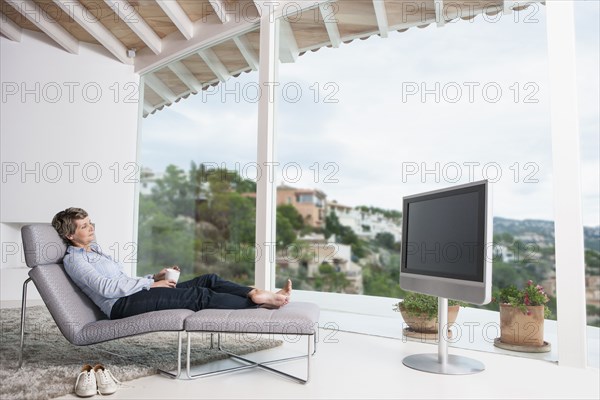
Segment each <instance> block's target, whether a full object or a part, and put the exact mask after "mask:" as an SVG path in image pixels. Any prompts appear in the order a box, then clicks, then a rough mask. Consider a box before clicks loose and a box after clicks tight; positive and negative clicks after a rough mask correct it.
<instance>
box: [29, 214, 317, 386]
mask: <svg viewBox="0 0 600 400" xmlns="http://www.w3.org/2000/svg"><path fill="white" fill-rule="evenodd" d="M21 236H22V239H23V249H24V252H25V262H26V264H27V266H28V267H30V268H31V270H30V271H29V278H28V279H26V280H25V282H24V283H23V296H22V304H21V340H20V352H19V368H20V367H21V365H22V363H23V352H24V344H25V319H26V311H27V307H26V306H27V304H26V303H27V285H28V284H29V282H30V281H33V283H34V284H35V286H36V288H37V289H38V292H39V293H40V296H41V298H42V300H43V301H44V303H45V304H46V306H47V308H48V311H49V312H50V314H51V315H52V318H54V321H55V322H56V325H57V326H58V328H59V329H60V332H61V333H62V334H63V336H64V337H65V338H66V339H67V340H68V341H69V342H70V343H72V344H74V345H76V346H87V345H91V344H96V343H101V342H106V341H109V340H114V339H120V338H124V337H128V336H134V335H141V334H145V333H151V332H163V331H174V332H178V340H177V342H178V344H177V372H176V373H171V372H169V371H164V370H160V369H159V372H160V373H162V374H164V375H166V376H169V377H171V378H174V379H177V378H179V377H180V375H181V369H182V363H181V355H182V336H183V333H187V358H186V372H187V376H188V378H190V379H192V378H196V377H200V376H206V375H207V374H193V373H192V372H191V365H190V351H191V334H192V332H204V333H209V334H211V338H212V337H213V336H214V335H215V334H216V335H217V339H218V349H219V350H221V351H224V352H225V353H227V355H229V356H230V357H231V358H232V359H234V360H237V361H239V362H240V363H241V364H242V365H240V366H239V367H237V368H230V369H227V370H224V371H217V372H212V373H211V374H210V375H212V374H215V373H222V372H229V371H237V370H240V369H247V368H255V367H258V368H261V369H265V370H269V371H271V372H275V373H278V374H280V375H283V376H285V377H288V378H291V379H293V380H295V381H297V382H300V383H306V382H308V379H309V376H310V357H311V356H312V355H314V351H313V352H312V353H311V344H312V343H311V342H314V345H315V346H314V349H315V350H316V333H317V327H318V318H319V308H318V306H317V305H315V304H312V303H300V302H298V303H290V304H288V305H286V306H285V307H282V308H281V309H279V310H266V309H252V310H201V311H198V312H194V311H192V310H185V309H181V310H163V311H153V312H148V313H145V314H141V315H136V316H132V317H127V318H122V319H116V320H110V319H108V318H107V317H106V315H104V313H103V312H102V311H101V310H100V309H99V308H98V307H97V306H96V305H95V304H94V303H93V302H92V301H91V300H90V299H89V298H88V297H87V296H86V295H85V294H84V293H83V292H82V291H81V289H79V287H77V285H75V284H74V283H73V281H72V280H71V279H70V278H69V276H68V275H67V273H66V272H65V270H64V268H63V265H62V260H63V256H64V254H65V252H66V246H65V244H64V243H63V241H62V240H61V239H60V237H59V236H58V233H57V232H56V231H55V230H54V228H53V227H52V225H51V224H32V225H26V226H23V228H22V229H21ZM222 333H253V334H269V335H289V334H297V335H302V336H305V337H306V338H307V342H308V351H307V353H306V354H303V355H301V356H298V357H292V358H286V359H279V360H272V361H268V362H263V363H258V362H253V361H250V360H248V359H247V358H244V357H241V356H239V355H236V354H232V353H229V352H227V351H226V350H225V349H224V348H222V346H221V341H220V338H221V334H222ZM311 339H312V340H311ZM299 358H305V359H306V364H307V372H306V378H301V377H296V376H292V375H289V374H286V373H284V372H281V371H278V370H276V369H274V368H271V367H269V366H268V365H269V364H273V363H276V362H283V361H290V360H293V359H299Z"/></svg>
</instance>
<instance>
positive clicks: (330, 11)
mask: <svg viewBox="0 0 600 400" xmlns="http://www.w3.org/2000/svg"><path fill="white" fill-rule="evenodd" d="M319 11H320V12H321V17H323V23H324V24H325V29H327V34H328V35H329V40H330V41H331V45H332V46H333V47H336V48H337V47H340V45H341V44H342V37H341V36H340V30H339V28H338V21H337V18H336V16H335V8H333V7H332V6H331V5H330V3H321V4H319Z"/></svg>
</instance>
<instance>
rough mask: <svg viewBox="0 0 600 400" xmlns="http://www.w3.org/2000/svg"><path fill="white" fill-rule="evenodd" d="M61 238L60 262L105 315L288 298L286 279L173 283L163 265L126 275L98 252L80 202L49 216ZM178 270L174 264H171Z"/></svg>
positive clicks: (269, 304)
mask: <svg viewBox="0 0 600 400" xmlns="http://www.w3.org/2000/svg"><path fill="white" fill-rule="evenodd" d="M52 226H53V227H54V229H56V231H57V232H58V234H59V236H60V237H61V238H62V239H63V240H64V241H65V243H66V244H67V246H68V247H67V254H65V257H64V260H63V264H64V266H65V270H66V271H67V274H69V276H70V277H71V279H72V280H73V281H74V282H75V284H76V285H77V286H78V287H79V288H80V289H81V290H82V291H83V292H84V293H85V294H86V295H87V296H88V297H89V298H90V299H92V301H93V302H94V303H95V304H96V305H97V306H98V307H100V309H101V310H102V311H103V312H104V313H105V314H106V315H107V316H108V317H109V318H110V319H117V318H124V317H129V316H132V315H137V314H141V313H145V312H149V311H157V310H169V309H179V308H186V309H190V310H194V311H198V310H203V309H206V308H220V309H243V308H256V307H265V308H279V307H281V306H283V305H285V304H287V303H288V301H289V297H290V295H291V292H292V282H291V281H290V280H288V281H287V283H286V285H285V287H284V288H283V289H282V290H280V291H278V292H276V293H273V292H269V291H266V290H261V289H256V288H251V287H248V286H242V285H238V284H237V283H234V282H230V281H226V280H224V279H222V278H220V277H219V276H217V275H215V274H208V275H202V276H199V277H196V278H194V279H192V280H189V281H187V282H182V283H178V284H176V283H175V281H173V280H167V279H165V275H166V272H167V268H163V269H162V270H161V271H160V272H158V273H157V274H154V275H147V276H145V277H143V278H131V277H129V276H127V275H126V274H125V273H123V266H122V265H121V264H119V263H117V262H115V261H114V260H113V259H112V258H111V257H110V256H108V255H107V254H105V253H103V252H102V251H101V249H100V247H99V246H98V245H97V244H96V242H95V227H94V224H93V223H92V222H91V221H90V218H89V216H88V213H87V212H86V211H85V210H83V209H81V208H75V207H71V208H67V209H66V210H64V211H60V212H59V213H57V214H56V215H55V216H54V218H53V219H52ZM171 268H174V269H176V270H179V267H178V266H172V267H171Z"/></svg>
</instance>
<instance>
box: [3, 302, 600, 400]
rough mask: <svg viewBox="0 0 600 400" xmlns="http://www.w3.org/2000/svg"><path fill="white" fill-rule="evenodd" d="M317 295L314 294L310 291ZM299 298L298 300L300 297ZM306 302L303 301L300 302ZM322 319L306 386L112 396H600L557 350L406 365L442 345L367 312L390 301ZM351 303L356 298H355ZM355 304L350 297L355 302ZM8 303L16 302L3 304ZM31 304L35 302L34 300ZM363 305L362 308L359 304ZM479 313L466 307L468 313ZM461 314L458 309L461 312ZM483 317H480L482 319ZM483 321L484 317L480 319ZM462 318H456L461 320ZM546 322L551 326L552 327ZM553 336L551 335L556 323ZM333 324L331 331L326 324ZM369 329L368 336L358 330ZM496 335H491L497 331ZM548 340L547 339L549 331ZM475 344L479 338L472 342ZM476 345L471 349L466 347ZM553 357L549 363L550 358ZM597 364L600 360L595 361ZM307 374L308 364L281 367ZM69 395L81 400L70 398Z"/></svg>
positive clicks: (167, 383)
mask: <svg viewBox="0 0 600 400" xmlns="http://www.w3.org/2000/svg"><path fill="white" fill-rule="evenodd" d="M312 296H313V297H314V296H315V295H314V293H313V294H312ZM296 300H300V299H296ZM302 300H304V299H302ZM315 300H316V301H317V302H318V303H319V304H320V305H321V308H322V313H321V321H320V326H321V327H322V328H321V329H320V330H319V337H318V344H317V353H316V355H315V356H314V357H313V358H312V365H311V379H310V382H309V383H307V384H305V385H302V384H299V383H296V382H293V381H291V380H288V379H285V378H283V377H280V376H278V375H275V374H272V373H270V372H267V371H262V370H259V369H251V370H245V371H239V372H234V373H230V374H225V375H217V376H212V377H207V378H201V379H197V380H188V379H187V378H183V379H181V380H172V379H169V378H167V377H164V376H161V375H155V376H150V377H146V378H141V379H138V380H135V381H130V382H125V383H124V384H123V385H122V386H121V387H120V388H119V390H118V392H117V393H115V394H114V395H111V396H110V398H111V399H140V398H144V399H193V398H211V399H212V398H214V399H237V398H243V399H249V398H250V399H283V398H285V399H309V398H310V399H322V398H328V399H329V398H343V399H366V398H369V399H373V398H377V399H383V398H419V399H429V398H431V399H440V398H446V399H448V398H457V399H463V398H491V399H497V398H534V399H539V398H544V399H587V398H590V399H600V372H599V370H598V368H594V367H591V368H587V369H575V368H569V367H563V366H558V365H557V363H556V362H553V361H551V360H552V358H553V357H554V356H553V355H552V353H548V354H547V355H542V356H540V357H541V359H531V358H526V357H523V355H525V354H516V353H513V354H510V352H509V353H507V352H504V351H503V352H499V351H497V349H496V348H494V347H493V345H492V344H490V343H488V342H486V341H481V340H479V341H474V342H472V341H459V342H457V343H454V344H452V347H450V348H449V354H451V355H461V356H466V357H469V358H472V359H476V360H478V361H481V362H482V363H483V364H484V365H485V371H483V372H481V373H477V374H472V375H438V374H431V373H426V372H421V371H417V370H413V369H411V368H408V367H406V366H404V365H403V364H402V360H403V358H404V357H406V356H409V355H413V354H420V353H432V354H434V353H437V345H435V344H431V343H422V342H418V341H406V340H402V339H401V334H400V332H401V327H402V323H401V320H400V319H399V318H400V317H399V315H398V314H397V313H392V314H386V313H385V312H384V313H380V315H373V312H371V313H369V314H367V311H369V310H365V309H364V307H367V308H368V309H370V310H371V311H372V310H373V308H372V307H376V309H378V310H380V309H387V308H391V305H389V304H388V303H389V301H390V300H389V299H370V301H366V300H369V299H365V298H364V297H363V298H362V299H357V300H356V301H357V303H356V304H355V305H352V304H349V303H348V300H347V299H346V305H350V306H351V308H352V310H353V311H354V312H352V313H350V312H340V311H333V310H331V309H330V308H329V304H327V303H326V302H325V300H323V302H320V301H319V300H320V299H318V297H316V298H315ZM351 301H353V300H351ZM351 301H350V302H351ZM2 303H3V304H2V306H3V307H7V306H15V304H7V303H5V302H2ZM30 305H32V304H30ZM361 307H363V308H361ZM475 311H479V310H473V309H467V312H466V313H464V316H463V317H465V316H467V315H468V313H469V312H475ZM462 312H463V311H461V313H462ZM477 318H478V319H479V318H481V316H477ZM479 320H480V319H479ZM457 322H459V321H458V320H457ZM547 326H548V324H547ZM549 327H550V329H548V331H549V332H548V334H549V335H550V337H552V335H553V333H552V328H553V325H552V324H549ZM323 328H329V329H323ZM594 329H595V330H592V332H594V335H595V336H594V337H588V340H589V339H591V346H590V349H591V350H593V351H592V352H591V357H593V358H596V359H597V358H598V354H599V352H598V338H597V331H598V330H597V329H596V328H594ZM358 332H370V334H365V333H358ZM492 335H493V334H492ZM545 337H546V338H548V336H545ZM283 339H284V345H283V346H282V347H280V348H277V349H272V350H268V351H265V352H261V353H259V354H256V355H255V356H256V357H257V358H260V359H264V358H267V357H273V358H276V357H277V356H279V355H282V354H285V355H287V354H291V353H296V352H298V353H299V352H301V351H305V349H306V342H305V341H304V340H301V341H300V342H295V340H294V339H296V338H293V337H290V338H283ZM472 343H475V345H474V346H472ZM469 346H472V347H469ZM549 360H550V361H549ZM590 361H591V362H590V365H595V366H597V365H598V360H595V361H594V360H590ZM277 367H278V368H282V369H285V371H286V372H290V373H293V374H296V375H299V376H304V375H305V373H306V367H305V364H304V363H303V361H294V362H290V363H287V364H278V365H277ZM63 398H64V399H74V398H77V397H76V396H75V395H68V396H65V397H63Z"/></svg>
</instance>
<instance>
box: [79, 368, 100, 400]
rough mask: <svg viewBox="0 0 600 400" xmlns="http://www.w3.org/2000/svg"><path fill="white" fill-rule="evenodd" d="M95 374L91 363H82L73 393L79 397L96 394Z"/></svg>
mask: <svg viewBox="0 0 600 400" xmlns="http://www.w3.org/2000/svg"><path fill="white" fill-rule="evenodd" d="M97 390H98V389H97V386H96V375H95V374H94V370H93V369H92V366H91V365H88V364H86V365H84V366H83V367H82V368H81V372H80V373H79V375H77V380H76V381H75V394H76V395H77V396H79V397H90V396H93V395H95V394H96V391H97Z"/></svg>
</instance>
